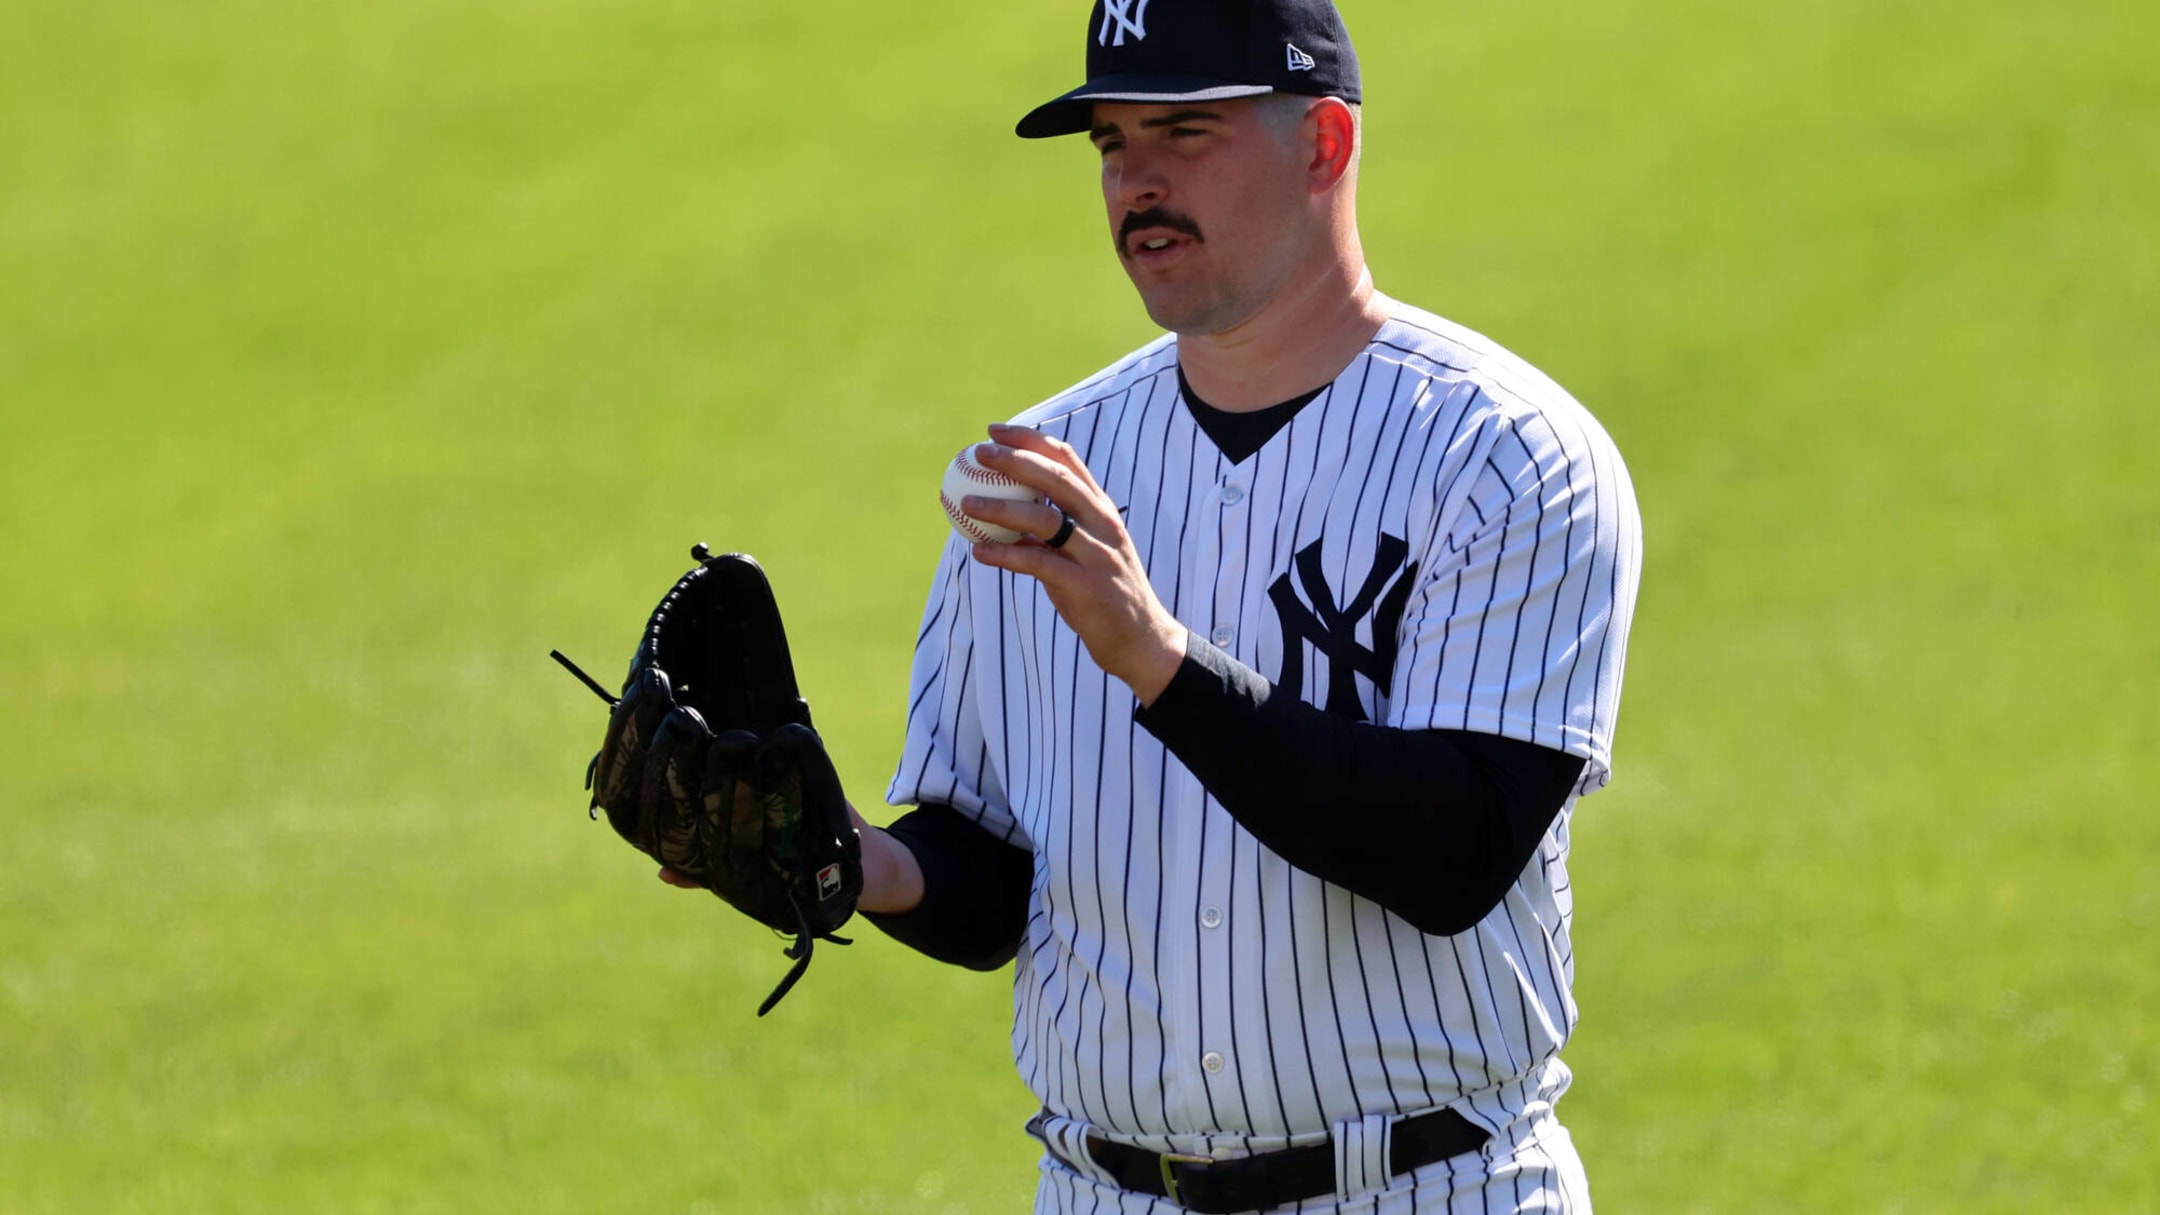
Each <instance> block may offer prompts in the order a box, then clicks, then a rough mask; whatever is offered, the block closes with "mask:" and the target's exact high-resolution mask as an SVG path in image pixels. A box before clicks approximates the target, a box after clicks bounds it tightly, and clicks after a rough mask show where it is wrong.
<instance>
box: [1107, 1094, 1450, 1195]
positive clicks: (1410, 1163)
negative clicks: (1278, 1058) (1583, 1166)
mask: <svg viewBox="0 0 2160 1215" xmlns="http://www.w3.org/2000/svg"><path fill="white" fill-rule="evenodd" d="M1489 1138H1491V1135H1490V1134H1489V1133H1488V1132H1487V1131H1486V1130H1485V1128H1483V1127H1481V1126H1479V1125H1477V1124H1476V1123H1474V1122H1472V1121H1470V1120H1469V1119H1468V1118H1465V1117H1463V1116H1462V1115H1461V1114H1458V1113H1456V1112H1455V1111H1454V1110H1451V1109H1437V1110H1433V1111H1431V1112H1430V1113H1424V1114H1419V1115H1417V1116H1416V1117H1413V1118H1405V1119H1403V1120H1402V1121H1401V1122H1398V1123H1396V1124H1395V1130H1394V1134H1393V1135H1392V1136H1391V1138H1390V1143H1389V1147H1388V1173H1389V1174H1390V1175H1391V1176H1392V1175H1396V1174H1401V1173H1407V1172H1409V1171H1410V1170H1412V1169H1414V1168H1418V1167H1420V1166H1421V1165H1427V1164H1431V1163H1432V1162H1434V1161H1435V1160H1446V1159H1447V1158H1448V1157H1450V1156H1460V1155H1462V1154H1463V1153H1464V1152H1469V1151H1475V1150H1476V1149H1477V1148H1479V1147H1480V1146H1482V1145H1483V1144H1484V1142H1485V1141H1486V1140H1487V1139H1489ZM1087 1146H1088V1155H1090V1156H1092V1157H1094V1158H1095V1163H1096V1164H1099V1165H1101V1166H1102V1167H1103V1169H1104V1171H1106V1172H1108V1173H1109V1174H1110V1176H1111V1177H1113V1178H1115V1179H1116V1180H1117V1183H1118V1186H1119V1187H1120V1188H1122V1189H1127V1190H1135V1191H1138V1192H1139V1193H1142V1194H1153V1195H1155V1196H1156V1197H1158V1198H1167V1199H1169V1200H1170V1201H1172V1202H1174V1203H1176V1204H1178V1205H1179V1206H1181V1207H1183V1208H1185V1209H1186V1210H1188V1211H1199V1212H1203V1213H1207V1215H1230V1213H1231V1212H1235V1211H1258V1210H1261V1209H1263V1208H1266V1207H1274V1206H1281V1205H1282V1204H1284V1203H1286V1202H1297V1201H1299V1200H1301V1199H1305V1198H1318V1197H1319V1196H1320V1195H1322V1194H1332V1193H1334V1192H1335V1145H1334V1144H1333V1143H1316V1144H1314V1145H1312V1146H1311V1147H1300V1148H1287V1149H1285V1150H1283V1151H1280V1152H1263V1153H1262V1154H1260V1155H1258V1156H1240V1157H1237V1158H1235V1159H1232V1160H1210V1159H1208V1158H1207V1157H1205V1156H1185V1155H1180V1154H1178V1153H1176V1152H1171V1153H1168V1154H1163V1155H1158V1154H1156V1153H1154V1152H1149V1151H1143V1150H1142V1149H1140V1148H1135V1147H1126V1146H1125V1145H1124V1144H1121V1143H1111V1142H1110V1141H1108V1140H1106V1139H1098V1138H1096V1137H1095V1136H1093V1135H1090V1136H1088V1141H1087ZM1067 1163H1070V1162H1069V1161H1068V1162H1067Z"/></svg>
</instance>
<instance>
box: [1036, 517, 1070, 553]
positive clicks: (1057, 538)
mask: <svg viewBox="0 0 2160 1215" xmlns="http://www.w3.org/2000/svg"><path fill="white" fill-rule="evenodd" d="M1058 517H1059V518H1060V519H1063V520H1064V522H1063V523H1060V524H1058V529H1057V534H1056V535H1054V536H1052V537H1050V538H1049V539H1048V540H1045V541H1043V543H1044V544H1047V545H1049V546H1050V547H1051V548H1064V547H1065V542H1066V541H1067V540H1070V539H1072V534H1073V517H1072V516H1071V515H1068V514H1066V513H1065V512H1064V511H1059V512H1058Z"/></svg>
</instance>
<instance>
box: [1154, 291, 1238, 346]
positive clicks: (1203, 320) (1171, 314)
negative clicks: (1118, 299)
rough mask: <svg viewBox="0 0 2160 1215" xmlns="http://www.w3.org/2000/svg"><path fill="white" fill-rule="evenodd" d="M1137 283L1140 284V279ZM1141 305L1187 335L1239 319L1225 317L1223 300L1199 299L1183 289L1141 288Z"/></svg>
mask: <svg viewBox="0 0 2160 1215" xmlns="http://www.w3.org/2000/svg"><path fill="white" fill-rule="evenodd" d="M1134 285H1135V286H1136V287H1137V286H1138V284H1137V283H1136V284H1134ZM1140 305H1141V307H1143V308H1146V309H1147V314H1148V319H1149V320H1151V321H1153V322H1155V323H1156V324H1157V325H1159V326H1161V327H1162V328H1164V329H1167V330H1169V331H1170V332H1171V333H1176V334H1181V335H1183V336H1185V337H1205V336H1207V335H1208V334H1212V333H1221V332H1222V331H1223V330H1225V329H1228V328H1230V327H1231V326H1232V325H1234V324H1236V323H1237V322H1236V320H1235V319H1234V318H1229V317H1226V315H1225V314H1226V313H1227V312H1228V311H1229V310H1228V309H1226V308H1224V307H1223V306H1222V303H1221V301H1219V300H1196V299H1193V298H1192V297H1191V296H1189V295H1186V294H1183V293H1180V292H1171V291H1160V290H1157V291H1149V290H1147V289H1146V288H1141V289H1140Z"/></svg>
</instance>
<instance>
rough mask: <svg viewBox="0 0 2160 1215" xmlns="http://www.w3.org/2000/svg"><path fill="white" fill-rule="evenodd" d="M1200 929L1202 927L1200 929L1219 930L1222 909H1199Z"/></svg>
mask: <svg viewBox="0 0 2160 1215" xmlns="http://www.w3.org/2000/svg"><path fill="white" fill-rule="evenodd" d="M1200 927H1202V928H1220V927H1222V908H1220V907H1203V908H1201V909H1200Z"/></svg>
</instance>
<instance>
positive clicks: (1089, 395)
mask: <svg viewBox="0 0 2160 1215" xmlns="http://www.w3.org/2000/svg"><path fill="white" fill-rule="evenodd" d="M1176 366H1177V335H1175V334H1170V333H1166V334H1163V335H1162V336H1161V337H1158V338H1156V339H1155V340H1154V341H1152V342H1149V343H1148V344H1147V345H1145V346H1142V347H1140V348H1139V349H1138V350H1135V351H1133V352H1132V353H1131V354H1128V355H1126V356H1125V357H1124V358H1121V359H1119V360H1118V361H1117V362H1115V363H1112V364H1110V365H1109V366H1108V367H1105V368H1103V369H1102V370H1101V371H1098V372H1096V373H1095V374H1093V375H1091V376H1089V377H1087V378H1086V379H1084V380H1081V381H1080V382H1079V383H1077V384H1074V385H1073V386H1072V387H1070V388H1066V389H1064V390H1062V391H1060V392H1057V393H1055V394H1053V395H1051V396H1050V397H1049V398H1048V399H1046V400H1044V401H1042V402H1041V403H1039V404H1037V405H1035V406H1034V407H1033V408H1030V409H1028V410H1027V411H1026V412H1024V413H1022V414H1020V416H1018V417H1016V418H1014V419H1013V424H1014V425H1017V426H1042V425H1045V424H1048V423H1052V422H1055V421H1057V420H1058V419H1060V418H1064V417H1068V416H1070V415H1072V414H1074V413H1077V412H1079V411H1081V410H1084V409H1088V408H1091V407H1093V406H1096V405H1100V404H1102V403H1103V402H1105V401H1109V400H1112V399H1115V398H1117V397H1120V396H1123V395H1124V394H1125V393H1127V392H1129V391H1131V390H1132V389H1133V388H1134V387H1135V386H1136V385H1139V384H1142V383H1146V382H1148V381H1151V380H1153V379H1155V378H1156V377H1157V376H1160V375H1162V374H1163V373H1164V372H1167V371H1170V370H1171V369H1172V368H1174V367H1176Z"/></svg>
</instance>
